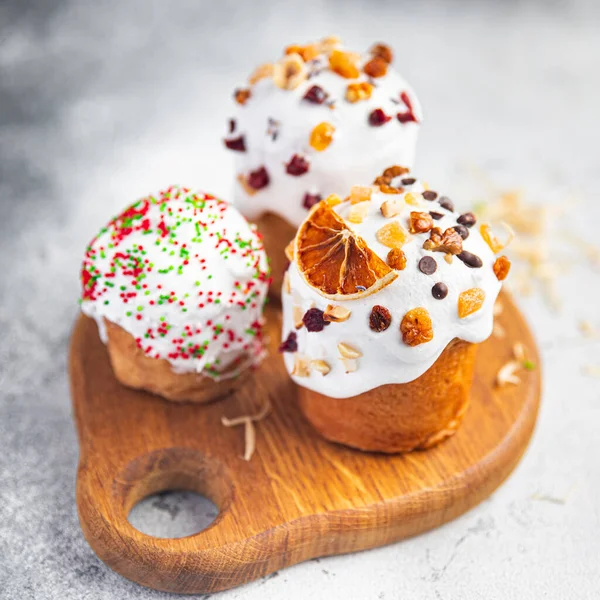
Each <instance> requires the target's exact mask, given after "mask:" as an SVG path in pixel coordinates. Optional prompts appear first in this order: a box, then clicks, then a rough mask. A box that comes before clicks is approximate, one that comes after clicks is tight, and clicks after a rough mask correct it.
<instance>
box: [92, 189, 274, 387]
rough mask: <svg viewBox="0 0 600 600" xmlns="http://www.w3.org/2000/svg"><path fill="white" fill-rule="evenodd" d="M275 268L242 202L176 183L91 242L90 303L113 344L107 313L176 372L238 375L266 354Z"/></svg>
mask: <svg viewBox="0 0 600 600" xmlns="http://www.w3.org/2000/svg"><path fill="white" fill-rule="evenodd" d="M138 260H139V262H136V261H138ZM136 267H139V268H137V269H136ZM267 270H268V267H267V258H266V255H265V252H264V250H263V248H262V242H261V240H260V238H259V236H258V235H257V233H256V230H255V227H254V226H251V225H249V224H248V222H247V221H246V220H245V219H244V217H243V216H242V215H241V214H240V213H239V212H238V211H237V210H236V209H235V208H234V207H232V206H230V205H228V204H227V203H225V202H223V201H222V200H218V199H216V198H214V197H213V196H210V195H207V194H203V193H192V192H190V191H189V190H187V189H185V188H179V187H172V188H169V190H166V191H165V192H161V193H160V194H157V195H155V196H148V197H146V198H143V199H141V200H140V201H139V202H137V203H135V204H134V205H132V206H131V207H129V208H128V209H126V210H125V211H124V212H123V213H122V214H121V215H119V216H118V217H116V218H115V219H113V220H112V221H111V222H110V223H109V224H108V225H107V226H106V227H105V228H103V229H102V230H101V231H100V233H99V234H98V236H97V237H96V238H95V239H94V240H93V241H92V242H91V244H90V246H89V247H88V249H87V252H86V257H85V259H84V263H83V269H82V279H83V299H82V303H81V308H82V311H83V312H84V313H85V314H86V315H88V316H90V317H93V318H94V319H95V320H96V322H97V323H98V329H99V332H100V335H101V338H102V340H103V341H104V342H105V343H106V331H105V327H104V322H103V320H104V319H107V320H108V321H111V322H113V323H116V324H118V325H120V326H121V327H122V328H124V329H125V330H126V331H127V332H128V333H130V334H131V335H132V336H133V337H134V338H136V340H137V341H138V346H139V347H140V348H142V350H143V351H144V352H145V354H146V355H147V356H149V357H152V358H163V359H166V360H168V361H169V362H170V364H171V366H172V368H173V370H174V371H176V372H190V371H195V372H197V373H202V374H203V375H207V376H210V377H212V378H214V379H223V378H226V377H233V376H235V375H236V374H238V373H239V372H240V371H241V370H242V369H243V368H246V367H248V366H250V365H251V364H253V363H256V362H258V361H259V360H260V359H261V358H262V356H263V354H264V351H263V342H262V337H261V325H262V310H263V306H264V301H265V298H266V294H267V288H268V275H267ZM94 281H95V283H94ZM224 370H227V372H226V373H223V371H224Z"/></svg>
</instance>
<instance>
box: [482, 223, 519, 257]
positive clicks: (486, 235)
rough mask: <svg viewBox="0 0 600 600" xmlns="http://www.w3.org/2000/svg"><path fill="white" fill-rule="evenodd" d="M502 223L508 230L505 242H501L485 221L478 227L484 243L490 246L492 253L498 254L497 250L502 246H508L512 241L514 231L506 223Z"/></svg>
mask: <svg viewBox="0 0 600 600" xmlns="http://www.w3.org/2000/svg"><path fill="white" fill-rule="evenodd" d="M503 225H504V227H506V229H507V231H508V237H507V239H506V242H504V243H503V242H501V241H500V240H499V239H498V238H497V237H496V236H495V235H494V234H493V233H492V228H491V227H490V226H489V225H488V224H487V223H483V224H482V225H481V226H480V227H479V231H480V232H481V237H482V238H483V240H484V241H485V243H486V244H487V245H488V246H489V247H490V249H491V251H492V252H493V253H494V254H498V252H500V251H502V250H504V248H506V246H508V245H509V244H510V243H511V242H512V241H513V238H514V237H515V233H514V231H513V230H512V229H511V228H510V227H509V226H508V225H507V224H506V223H503Z"/></svg>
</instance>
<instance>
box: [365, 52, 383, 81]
mask: <svg viewBox="0 0 600 600" xmlns="http://www.w3.org/2000/svg"><path fill="white" fill-rule="evenodd" d="M387 69H388V63H387V62H386V61H385V60H384V59H383V58H381V57H380V56H374V57H373V58H372V59H371V60H370V61H369V62H367V63H366V64H365V66H364V67H363V71H364V72H365V73H366V74H367V75H368V76H369V77H373V78H374V79H376V78H377V77H383V76H384V75H385V74H386V73H387Z"/></svg>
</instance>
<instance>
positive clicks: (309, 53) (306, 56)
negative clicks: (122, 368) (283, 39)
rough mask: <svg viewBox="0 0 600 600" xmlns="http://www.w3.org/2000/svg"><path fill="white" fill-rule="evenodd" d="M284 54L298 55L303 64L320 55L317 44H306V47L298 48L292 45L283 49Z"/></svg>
mask: <svg viewBox="0 0 600 600" xmlns="http://www.w3.org/2000/svg"><path fill="white" fill-rule="evenodd" d="M285 53H286V54H299V55H300V56H301V57H302V60H303V61H304V62H308V61H309V60H313V59H314V58H317V56H319V54H320V48H319V46H318V45H317V44H307V45H306V46H299V45H297V44H292V45H291V46H288V47H287V48H286V49H285Z"/></svg>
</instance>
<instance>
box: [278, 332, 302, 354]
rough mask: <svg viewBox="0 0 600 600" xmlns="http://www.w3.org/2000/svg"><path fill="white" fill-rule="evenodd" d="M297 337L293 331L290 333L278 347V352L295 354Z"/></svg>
mask: <svg viewBox="0 0 600 600" xmlns="http://www.w3.org/2000/svg"><path fill="white" fill-rule="evenodd" d="M297 351H298V335H297V334H296V332H295V331H290V333H289V334H288V336H287V338H286V339H285V340H284V341H283V342H282V343H281V345H280V346H279V352H297Z"/></svg>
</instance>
